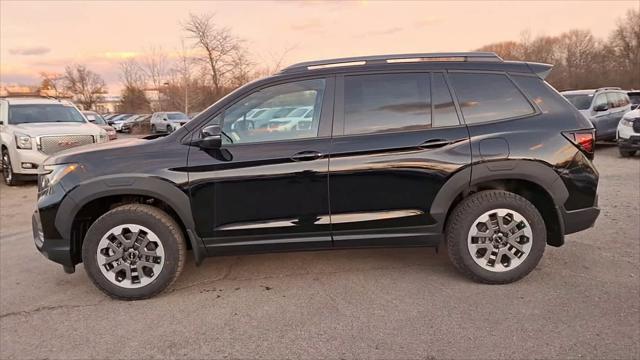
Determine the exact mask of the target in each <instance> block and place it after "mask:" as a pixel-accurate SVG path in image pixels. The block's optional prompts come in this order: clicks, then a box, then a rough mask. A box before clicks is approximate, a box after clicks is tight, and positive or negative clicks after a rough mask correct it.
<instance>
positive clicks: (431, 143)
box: [418, 139, 454, 149]
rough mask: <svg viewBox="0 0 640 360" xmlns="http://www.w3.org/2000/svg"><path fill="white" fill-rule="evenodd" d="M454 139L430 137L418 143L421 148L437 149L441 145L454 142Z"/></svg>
mask: <svg viewBox="0 0 640 360" xmlns="http://www.w3.org/2000/svg"><path fill="white" fill-rule="evenodd" d="M453 142H454V141H451V140H445V139H429V140H427V141H425V142H423V143H422V144H420V145H418V147H419V148H421V149H435V148H439V147H443V146H446V145H449V144H451V143H453Z"/></svg>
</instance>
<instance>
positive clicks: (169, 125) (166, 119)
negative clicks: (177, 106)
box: [151, 111, 189, 133]
mask: <svg viewBox="0 0 640 360" xmlns="http://www.w3.org/2000/svg"><path fill="white" fill-rule="evenodd" d="M188 121H189V117H188V116H187V115H185V114H184V113H181V112H177V111H168V112H156V113H153V116H151V132H153V133H156V132H158V131H165V132H168V133H171V132H173V131H174V130H176V129H177V128H179V127H181V126H182V125H184V124H186V123H187V122H188Z"/></svg>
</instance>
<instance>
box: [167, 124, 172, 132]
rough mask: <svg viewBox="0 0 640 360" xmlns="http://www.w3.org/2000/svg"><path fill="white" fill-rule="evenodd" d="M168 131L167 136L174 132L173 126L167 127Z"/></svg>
mask: <svg viewBox="0 0 640 360" xmlns="http://www.w3.org/2000/svg"><path fill="white" fill-rule="evenodd" d="M166 131H167V134H171V133H172V132H173V127H171V125H167V127H166Z"/></svg>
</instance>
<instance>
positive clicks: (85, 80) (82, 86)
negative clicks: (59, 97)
mask: <svg viewBox="0 0 640 360" xmlns="http://www.w3.org/2000/svg"><path fill="white" fill-rule="evenodd" d="M64 88H65V90H67V91H69V92H70V93H71V94H73V95H75V97H76V100H77V101H78V102H79V103H80V104H81V105H82V107H83V108H84V109H86V110H89V109H91V108H92V107H93V105H94V104H95V103H96V102H97V101H98V100H99V99H100V98H101V97H102V94H104V93H105V92H106V84H105V83H104V80H103V79H102V77H100V75H98V74H96V73H94V72H93V71H91V70H89V69H87V68H86V66H84V65H78V64H74V65H68V66H67V67H66V68H65V73H64Z"/></svg>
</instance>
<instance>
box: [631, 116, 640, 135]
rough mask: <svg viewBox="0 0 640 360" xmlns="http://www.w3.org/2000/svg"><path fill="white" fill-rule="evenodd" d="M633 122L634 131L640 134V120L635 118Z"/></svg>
mask: <svg viewBox="0 0 640 360" xmlns="http://www.w3.org/2000/svg"><path fill="white" fill-rule="evenodd" d="M632 121H633V131H634V132H637V133H640V118H635V119H633V120H632Z"/></svg>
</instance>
